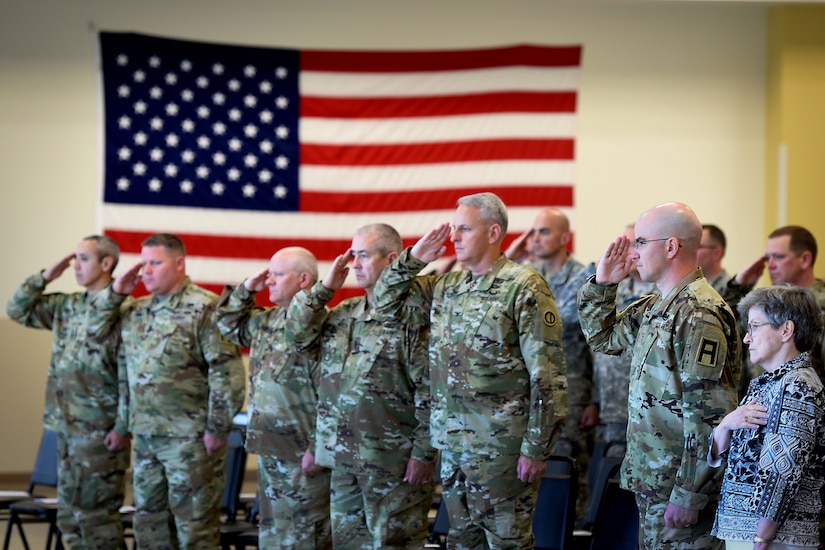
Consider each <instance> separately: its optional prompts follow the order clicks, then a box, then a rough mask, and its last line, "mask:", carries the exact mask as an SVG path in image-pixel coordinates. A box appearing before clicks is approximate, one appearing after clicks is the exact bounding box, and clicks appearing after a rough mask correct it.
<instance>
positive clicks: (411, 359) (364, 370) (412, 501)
mask: <svg viewBox="0 0 825 550" xmlns="http://www.w3.org/2000/svg"><path fill="white" fill-rule="evenodd" d="M332 295H333V292H332V291H331V290H329V289H327V288H325V287H324V285H323V284H322V283H320V282H318V283H316V284H315V285H314V286H313V287H312V289H311V290H310V292H305V291H302V292H299V293H298V294H297V295H296V296H295V297H294V298H293V299H292V304H290V315H292V314H293V312H295V317H294V318H295V320H296V325H299V326H302V327H304V328H305V329H306V330H305V331H304V334H303V338H301V337H299V338H298V339H297V340H298V341H299V342H301V341H302V340H303V341H304V342H310V341H317V340H318V338H320V345H321V349H320V369H321V383H320V386H319V388H318V417H317V428H316V429H317V435H316V438H317V442H316V453H315V461H316V463H317V464H320V465H322V466H326V467H328V468H332V480H331V492H332V495H331V503H330V507H331V515H332V537H333V545H334V546H335V548H348V549H349V548H353V549H355V548H362V549H372V548H388V547H392V548H421V547H422V546H423V544H424V541H425V539H426V537H427V512H428V510H429V509H430V506H431V505H432V494H433V484H432V483H429V484H426V485H411V484H409V483H407V482H405V481H403V478H404V474H405V471H406V469H407V462H408V460H409V459H410V458H414V459H416V460H418V461H420V462H422V463H425V464H431V463H432V462H433V461H434V460H435V454H436V451H435V449H433V447H432V446H431V444H430V441H429V416H430V405H429V383H428V379H427V375H428V373H427V343H428V340H427V334H428V332H427V331H428V327H427V317H426V313H425V312H423V310H416V309H415V308H402V309H400V310H398V312H397V315H393V316H392V317H389V318H383V317H379V316H377V315H376V313H375V311H374V310H373V309H372V308H371V307H370V304H369V303H368V302H367V298H366V297H364V296H362V297H357V298H350V299H348V300H345V301H344V302H342V303H340V304H338V305H337V306H336V307H335V308H334V309H332V310H331V311H330V312H329V314H328V316H327V317H326V320H325V322H324V323H323V325H322V326H320V327H318V326H317V325H313V324H312V323H310V322H306V321H302V319H306V320H307V321H308V320H309V319H312V318H313V316H316V315H317V314H318V313H319V312H320V313H323V312H324V306H325V304H326V303H327V302H328V301H329V300H330V299H331V298H332ZM300 345H301V344H299V346H300Z"/></svg>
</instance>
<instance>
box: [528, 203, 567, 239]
mask: <svg viewBox="0 0 825 550" xmlns="http://www.w3.org/2000/svg"><path fill="white" fill-rule="evenodd" d="M539 224H541V225H542V226H544V227H551V228H553V229H554V230H556V231H560V232H564V233H566V232H568V231H570V220H569V219H567V215H566V214H565V213H564V212H562V211H561V210H559V209H558V208H545V209H543V210H542V211H540V212H539V213H538V214H537V215H536V225H539Z"/></svg>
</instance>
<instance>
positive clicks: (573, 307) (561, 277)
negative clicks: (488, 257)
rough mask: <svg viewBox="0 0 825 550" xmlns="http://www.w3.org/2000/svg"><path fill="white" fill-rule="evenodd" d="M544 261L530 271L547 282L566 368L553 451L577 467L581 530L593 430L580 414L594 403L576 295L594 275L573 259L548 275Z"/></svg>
mask: <svg viewBox="0 0 825 550" xmlns="http://www.w3.org/2000/svg"><path fill="white" fill-rule="evenodd" d="M543 265H544V262H535V263H534V264H532V266H533V268H535V270H536V271H538V272H539V273H540V274H541V276H542V277H544V279H545V280H546V281H547V284H548V286H550V290H552V291H553V297H554V298H555V299H556V306H557V307H558V309H559V313H560V314H561V321H562V347H563V348H564V361H565V363H566V365H567V373H566V375H567V412H566V418H565V421H564V429H563V430H562V434H561V439H560V440H559V441H558V442H557V443H556V444H555V446H554V447H553V452H554V453H557V454H562V455H565V456H570V457H573V458H575V459H576V462H577V463H578V465H579V491H578V497H577V499H576V526H577V527H578V528H580V527H582V526H583V524H584V516H585V515H586V514H587V506H588V504H589V502H590V491H589V487H588V483H587V465H588V463H589V462H590V453H591V452H592V449H593V435H594V431H595V429H594V428H581V427H579V422H581V418H582V414H583V413H584V409H585V407H587V406H588V405H589V404H591V403H593V402H594V401H595V399H594V392H595V388H594V385H593V351H592V350H591V349H590V346H588V345H587V340H585V338H584V334H582V330H581V327H580V326H579V315H578V305H577V302H576V295H577V293H578V292H579V288H581V286H582V285H583V284H584V282H585V281H587V278H588V277H589V276H590V275H592V274H593V273H595V266H594V265H593V264H590V265H587V266H585V265H584V264H582V263H580V262H579V261H577V260H576V259H574V258H573V256H569V255H568V256H567V260H566V261H565V262H564V265H562V267H561V269H560V270H559V271H558V272H556V273H553V274H548V273H547V272H545V271H544V269H543ZM563 413H564V408H563V407H559V406H558V405H557V406H556V414H558V415H559V416H562V415H563Z"/></svg>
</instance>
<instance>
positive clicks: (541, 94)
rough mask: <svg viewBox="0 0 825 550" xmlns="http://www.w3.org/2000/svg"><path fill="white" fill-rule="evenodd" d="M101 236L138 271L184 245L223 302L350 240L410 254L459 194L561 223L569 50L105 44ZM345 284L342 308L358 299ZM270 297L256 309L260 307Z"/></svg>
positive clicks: (567, 168)
mask: <svg viewBox="0 0 825 550" xmlns="http://www.w3.org/2000/svg"><path fill="white" fill-rule="evenodd" d="M100 49H101V65H102V73H103V97H104V114H105V120H104V125H105V144H104V147H105V153H104V162H105V166H104V184H103V193H102V197H101V198H102V202H101V218H102V226H103V230H104V232H105V233H106V234H108V235H110V236H112V237H113V238H114V239H115V240H117V241H118V243H119V244H120V245H121V248H122V249H123V252H124V255H123V256H124V258H123V260H122V262H123V264H122V265H126V266H128V265H132V263H134V262H137V261H138V259H139V253H140V243H141V242H142V241H143V239H144V238H145V237H147V236H148V235H150V234H152V233H156V232H169V233H175V234H177V235H179V236H180V237H181V238H182V239H183V240H184V242H185V244H186V247H187V272H188V273H189V275H190V276H191V277H192V279H193V281H195V282H197V283H199V284H201V285H203V286H205V287H207V288H210V289H212V290H215V291H220V289H221V287H222V286H223V284H225V283H233V284H235V283H238V282H240V281H242V280H243V279H244V278H245V277H247V276H248V275H250V274H252V273H254V272H256V271H258V270H259V269H261V268H262V267H264V266H266V264H267V263H268V261H269V257H270V256H271V255H272V254H273V253H274V252H275V251H276V250H278V249H279V248H282V247H284V246H293V245H299V246H305V247H306V248H308V249H310V250H311V251H312V252H313V253H315V255H316V256H317V257H318V259H319V262H320V265H319V267H320V275H321V277H323V275H324V274H325V273H326V271H327V269H328V267H329V265H330V263H331V261H332V260H333V259H334V258H335V256H337V255H338V254H340V253H342V252H344V251H345V250H346V249H347V248H348V247H349V244H350V242H351V238H352V234H353V232H354V231H355V229H357V228H358V227H360V226H362V225H366V224H368V223H375V222H386V223H389V224H390V225H392V226H394V227H395V228H396V229H397V230H398V231H399V232H400V233H401V235H402V237H403V238H404V241H405V244H412V243H414V242H415V240H416V239H417V238H418V237H419V236H420V235H422V234H423V233H425V232H426V231H427V230H429V229H430V228H432V227H434V226H435V225H437V224H438V223H440V222H442V221H450V220H452V216H453V212H454V209H455V201H456V199H457V198H458V197H460V196H462V195H467V194H470V193H475V192H480V191H492V192H494V193H496V194H498V195H499V196H500V197H501V198H502V199H503V200H504V202H505V204H507V206H508V211H509V214H510V219H511V231H510V235H509V238H513V237H515V236H516V235H517V234H518V232H519V231H521V230H524V229H527V228H529V227H530V226H531V224H532V221H533V218H534V216H535V214H536V212H537V211H538V210H539V209H540V208H542V207H545V206H557V207H560V208H562V209H563V210H565V211H566V212H567V213H568V215H569V216H570V217H571V219H572V218H573V188H574V180H575V164H574V158H575V156H574V151H575V130H576V101H577V95H578V81H579V70H580V59H581V47H580V46H564V47H552V46H535V45H518V46H510V47H500V48H488V49H474V50H448V51H318V50H301V51H298V50H291V49H275V48H257V47H245V46H234V45H220V44H212V43H203V42H192V41H183V40H173V39H167V38H158V37H153V36H146V35H140V34H134V33H109V32H102V33H100ZM358 293H359V291H358V290H357V289H356V288H355V281H354V280H352V281H348V282H347V285H346V286H345V288H344V289H342V291H341V292H339V293H338V296H337V297H336V298H337V299H341V298H343V297H346V296H348V295H353V294H358ZM261 294H265V293H261Z"/></svg>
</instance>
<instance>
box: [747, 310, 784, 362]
mask: <svg viewBox="0 0 825 550" xmlns="http://www.w3.org/2000/svg"><path fill="white" fill-rule="evenodd" d="M742 341H743V342H745V343H746V344H748V346H749V348H748V353H749V354H750V358H751V361H752V362H753V363H754V364H756V365H760V366H761V367H762V368H763V369H765V370H766V371H768V372H773V371H774V370H775V369H776V368H777V367H779V366H780V365H781V364H782V363H783V362H784V361H782V360H779V361H778V362H777V357H776V356H777V354H778V352H779V350H780V349H781V348H782V336H781V332H780V329H779V328H774V327H773V326H772V325H771V324H770V323H769V322H768V318H767V316H766V315H765V311H764V310H763V309H762V308H757V307H754V308H751V309H750V311H748V330H747V332H746V333H745V338H743V340H742Z"/></svg>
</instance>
